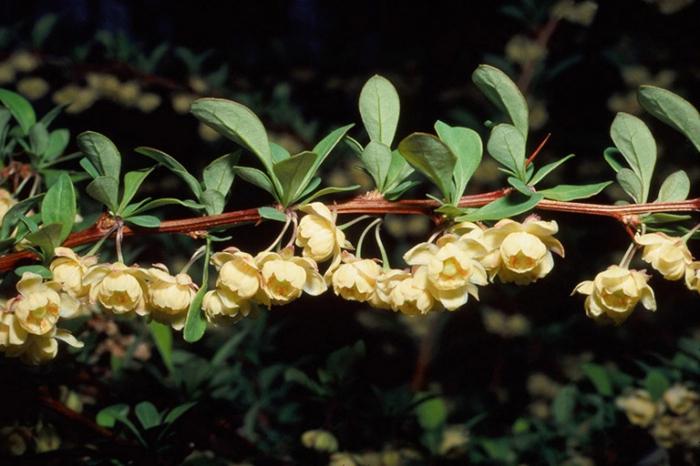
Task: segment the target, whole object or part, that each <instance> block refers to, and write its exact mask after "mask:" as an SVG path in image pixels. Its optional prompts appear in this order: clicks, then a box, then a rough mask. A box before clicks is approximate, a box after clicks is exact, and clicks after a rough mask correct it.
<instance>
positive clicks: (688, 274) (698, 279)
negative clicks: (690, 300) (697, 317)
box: [685, 261, 700, 293]
mask: <svg viewBox="0 0 700 466" xmlns="http://www.w3.org/2000/svg"><path fill="white" fill-rule="evenodd" d="M685 286H687V287H688V289H689V290H694V291H697V292H699V293H700V261H694V262H691V263H690V264H688V266H687V267H686V268H685Z"/></svg>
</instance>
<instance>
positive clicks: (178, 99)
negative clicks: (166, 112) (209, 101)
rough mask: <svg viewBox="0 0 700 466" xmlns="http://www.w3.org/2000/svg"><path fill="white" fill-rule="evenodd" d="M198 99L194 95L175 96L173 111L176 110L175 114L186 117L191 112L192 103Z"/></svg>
mask: <svg viewBox="0 0 700 466" xmlns="http://www.w3.org/2000/svg"><path fill="white" fill-rule="evenodd" d="M196 98H197V96H196V95H193V94H182V93H178V94H173V98H172V101H171V102H172V105H173V110H175V113H179V114H181V115H184V114H185V113H187V112H189V111H190V105H192V102H194V99H196Z"/></svg>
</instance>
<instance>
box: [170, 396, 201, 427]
mask: <svg viewBox="0 0 700 466" xmlns="http://www.w3.org/2000/svg"><path fill="white" fill-rule="evenodd" d="M196 404H197V403H196V402H194V401H189V402H187V403H183V404H181V405H179V406H176V407H174V408H173V409H171V410H170V411H169V412H168V414H167V415H166V416H165V419H164V420H163V424H172V423H173V422H175V421H177V420H178V419H179V418H180V417H182V415H183V414H185V413H186V412H187V411H189V410H190V409H192V407H193V406H195V405H196Z"/></svg>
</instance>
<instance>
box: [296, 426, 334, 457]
mask: <svg viewBox="0 0 700 466" xmlns="http://www.w3.org/2000/svg"><path fill="white" fill-rule="evenodd" d="M301 443H302V444H303V445H304V446H305V447H306V448H311V449H314V450H316V451H322V452H327V453H335V452H336V451H338V440H336V438H335V436H334V435H333V434H332V433H330V432H328V431H325V430H307V431H306V432H304V433H303V434H302V435H301Z"/></svg>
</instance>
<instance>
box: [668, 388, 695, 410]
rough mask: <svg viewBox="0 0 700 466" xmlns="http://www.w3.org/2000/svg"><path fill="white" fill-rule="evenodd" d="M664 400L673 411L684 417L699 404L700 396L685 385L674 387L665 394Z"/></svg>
mask: <svg viewBox="0 0 700 466" xmlns="http://www.w3.org/2000/svg"><path fill="white" fill-rule="evenodd" d="M663 399H664V402H665V403H666V405H667V406H668V407H669V408H670V409H671V411H673V412H674V413H676V414H679V415H683V414H685V413H687V412H688V411H690V408H692V407H693V406H695V405H696V404H697V402H698V400H699V399H700V396H698V394H697V392H694V391H692V390H688V388H687V387H684V386H683V385H674V386H673V387H671V388H669V389H668V390H666V391H665V392H664V396H663Z"/></svg>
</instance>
